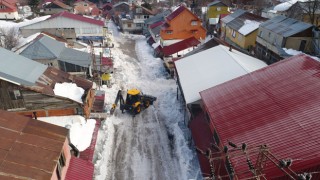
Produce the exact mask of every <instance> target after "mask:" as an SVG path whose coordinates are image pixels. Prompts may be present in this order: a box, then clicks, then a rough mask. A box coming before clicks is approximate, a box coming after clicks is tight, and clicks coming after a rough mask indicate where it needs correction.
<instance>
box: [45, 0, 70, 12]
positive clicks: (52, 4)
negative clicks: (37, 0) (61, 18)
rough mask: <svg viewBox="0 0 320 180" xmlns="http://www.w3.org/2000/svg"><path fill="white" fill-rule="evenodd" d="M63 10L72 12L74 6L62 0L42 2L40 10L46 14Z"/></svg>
mask: <svg viewBox="0 0 320 180" xmlns="http://www.w3.org/2000/svg"><path fill="white" fill-rule="evenodd" d="M63 11H68V12H72V7H71V6H68V5H66V4H65V3H63V2H61V1H60V0H53V1H49V2H45V3H43V4H42V7H41V8H40V12H41V13H43V14H45V15H52V14H56V13H60V12H63Z"/></svg>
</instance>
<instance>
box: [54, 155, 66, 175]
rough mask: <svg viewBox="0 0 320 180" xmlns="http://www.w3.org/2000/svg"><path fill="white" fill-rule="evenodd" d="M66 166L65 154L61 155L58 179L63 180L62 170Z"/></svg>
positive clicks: (58, 165) (58, 164)
mask: <svg viewBox="0 0 320 180" xmlns="http://www.w3.org/2000/svg"><path fill="white" fill-rule="evenodd" d="M65 165H66V158H65V156H64V154H63V152H62V153H61V155H60V158H59V160H58V163H57V171H56V173H57V176H58V179H61V171H62V168H63V167H64V166H65Z"/></svg>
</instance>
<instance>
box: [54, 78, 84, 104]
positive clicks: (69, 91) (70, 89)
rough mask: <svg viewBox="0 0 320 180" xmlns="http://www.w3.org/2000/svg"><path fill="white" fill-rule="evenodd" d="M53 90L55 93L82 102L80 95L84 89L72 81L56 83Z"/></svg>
mask: <svg viewBox="0 0 320 180" xmlns="http://www.w3.org/2000/svg"><path fill="white" fill-rule="evenodd" d="M53 91H54V94H55V95H58V96H62V97H66V98H69V99H72V100H74V101H77V102H79V103H82V99H81V97H82V95H83V93H84V89H82V88H81V87H78V86H77V85H76V84H74V83H62V84H61V83H56V84H55V86H54V89H53Z"/></svg>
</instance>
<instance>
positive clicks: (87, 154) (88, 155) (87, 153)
mask: <svg viewBox="0 0 320 180" xmlns="http://www.w3.org/2000/svg"><path fill="white" fill-rule="evenodd" d="M100 125H101V121H99V120H96V126H95V128H94V131H93V134H92V139H91V144H90V146H89V147H88V148H87V149H86V150H84V151H82V152H80V158H81V159H83V160H86V161H89V162H92V161H93V154H94V151H95V147H96V142H97V137H98V132H99V129H100Z"/></svg>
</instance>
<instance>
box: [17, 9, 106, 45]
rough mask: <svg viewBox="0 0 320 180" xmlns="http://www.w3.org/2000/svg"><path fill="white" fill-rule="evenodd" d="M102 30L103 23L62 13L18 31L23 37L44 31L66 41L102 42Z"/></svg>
mask: <svg viewBox="0 0 320 180" xmlns="http://www.w3.org/2000/svg"><path fill="white" fill-rule="evenodd" d="M103 28H104V22H103V21H100V20H95V19H91V18H87V17H84V16H80V15H76V14H72V13H69V12H66V11H64V12H61V13H58V14H54V15H51V16H50V17H49V18H47V19H45V20H43V21H40V22H37V23H34V24H29V25H26V26H22V27H20V31H21V34H22V35H23V37H28V36H30V35H32V34H35V33H38V32H43V31H44V32H48V33H50V34H53V35H55V36H58V37H62V38H64V39H67V40H75V39H76V38H77V39H84V40H87V39H91V40H103Z"/></svg>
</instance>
